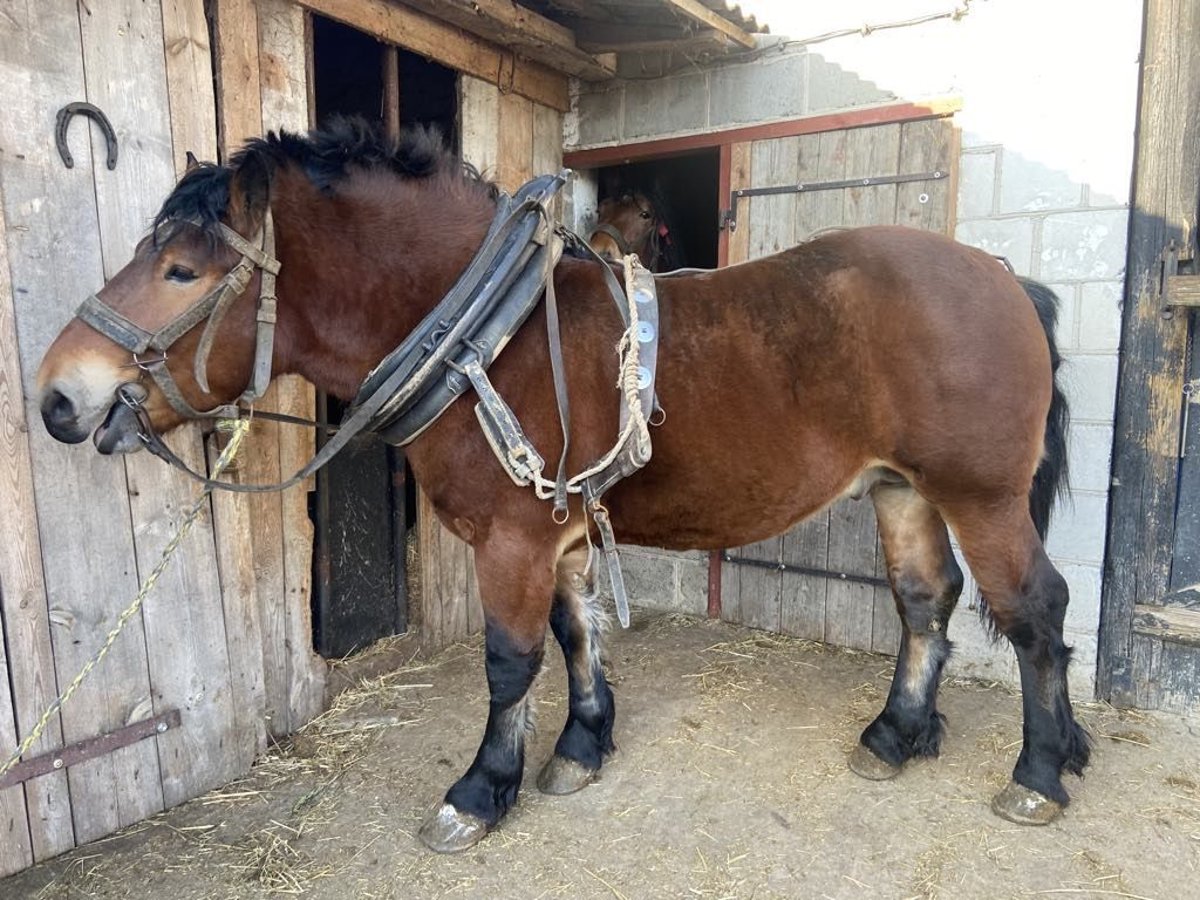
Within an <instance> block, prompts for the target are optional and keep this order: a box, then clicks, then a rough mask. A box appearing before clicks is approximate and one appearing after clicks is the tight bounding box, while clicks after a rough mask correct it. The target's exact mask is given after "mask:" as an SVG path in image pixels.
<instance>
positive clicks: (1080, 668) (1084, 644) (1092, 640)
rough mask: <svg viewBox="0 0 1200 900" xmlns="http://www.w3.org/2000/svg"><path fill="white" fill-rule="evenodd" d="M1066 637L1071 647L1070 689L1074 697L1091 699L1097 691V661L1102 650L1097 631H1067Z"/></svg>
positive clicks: (1068, 678) (1068, 673)
mask: <svg viewBox="0 0 1200 900" xmlns="http://www.w3.org/2000/svg"><path fill="white" fill-rule="evenodd" d="M1064 638H1065V640H1066V642H1067V645H1068V646H1069V647H1070V648H1071V668H1070V669H1068V670H1067V683H1068V690H1069V691H1070V694H1071V696H1072V697H1083V698H1085V699H1089V700H1090V699H1092V697H1093V696H1095V693H1096V661H1097V659H1098V657H1099V650H1100V641H1099V638H1098V636H1097V633H1096V632H1095V631H1093V632H1091V633H1090V634H1085V633H1082V632H1076V631H1067V632H1066V633H1065V634H1064Z"/></svg>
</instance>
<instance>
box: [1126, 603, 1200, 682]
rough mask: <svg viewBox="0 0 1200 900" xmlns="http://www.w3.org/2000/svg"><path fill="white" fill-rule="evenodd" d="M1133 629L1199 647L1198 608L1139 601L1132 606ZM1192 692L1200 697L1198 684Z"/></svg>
mask: <svg viewBox="0 0 1200 900" xmlns="http://www.w3.org/2000/svg"><path fill="white" fill-rule="evenodd" d="M1133 630H1134V631H1135V632H1136V633H1137V634H1141V635H1145V636H1146V637H1153V638H1158V639H1160V640H1164V641H1172V642H1174V643H1177V644H1187V645H1189V646H1192V647H1200V609H1188V608H1187V607H1181V606H1150V605H1147V604H1141V603H1139V604H1138V605H1137V606H1135V607H1134V608H1133ZM1194 693H1196V695H1197V696H1198V697H1200V685H1198V686H1197V690H1195V691H1194Z"/></svg>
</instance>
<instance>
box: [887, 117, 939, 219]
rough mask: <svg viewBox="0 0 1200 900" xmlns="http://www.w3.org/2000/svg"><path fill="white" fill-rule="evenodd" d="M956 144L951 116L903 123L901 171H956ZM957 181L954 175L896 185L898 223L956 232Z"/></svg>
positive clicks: (901, 131) (901, 127)
mask: <svg viewBox="0 0 1200 900" xmlns="http://www.w3.org/2000/svg"><path fill="white" fill-rule="evenodd" d="M874 130H876V129H872V131H874ZM955 145H956V142H955V132H954V125H953V123H952V122H951V120H950V119H948V118H947V119H926V120H923V121H920V122H905V123H904V124H903V125H901V126H900V160H901V163H900V166H901V170H902V171H903V172H905V173H912V172H950V173H954V172H955V171H957V169H958V160H957V159H956V158H955V154H954V153H953V150H954V148H955ZM956 183H957V178H956V177H954V176H953V174H952V175H951V177H948V178H943V179H941V180H938V181H910V182H906V183H904V184H899V185H896V186H895V189H896V217H895V222H896V224H897V225H907V226H909V227H910V228H923V229H925V230H926V231H937V232H940V233H942V234H949V235H953V233H954V198H955V193H954V191H955V184H956ZM922 198H924V200H922Z"/></svg>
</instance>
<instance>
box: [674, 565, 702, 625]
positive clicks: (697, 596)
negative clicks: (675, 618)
mask: <svg viewBox="0 0 1200 900" xmlns="http://www.w3.org/2000/svg"><path fill="white" fill-rule="evenodd" d="M677 572H678V575H679V589H678V591H677V592H676V604H675V608H676V611H677V612H681V613H687V614H688V615H690V616H704V615H707V614H708V561H707V560H705V561H704V562H699V561H697V560H694V559H689V558H687V557H686V556H684V555H682V554H681V555H680V558H679V563H678V569H677Z"/></svg>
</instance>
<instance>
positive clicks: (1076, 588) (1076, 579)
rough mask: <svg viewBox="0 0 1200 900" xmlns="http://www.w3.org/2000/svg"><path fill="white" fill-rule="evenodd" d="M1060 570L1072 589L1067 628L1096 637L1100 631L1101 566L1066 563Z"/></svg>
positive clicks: (1065, 624)
mask: <svg viewBox="0 0 1200 900" xmlns="http://www.w3.org/2000/svg"><path fill="white" fill-rule="evenodd" d="M1058 570H1059V571H1060V572H1061V573H1062V576H1063V578H1065V579H1067V587H1068V588H1069V590H1070V591H1071V602H1070V604H1068V606H1067V619H1066V622H1065V623H1064V626H1065V628H1066V629H1067V630H1068V631H1071V632H1074V633H1076V634H1085V635H1091V636H1092V637H1093V638H1094V637H1095V636H1096V635H1097V634H1098V633H1099V631H1100V566H1082V565H1076V564H1064V565H1061V566H1059V567H1058Z"/></svg>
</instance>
